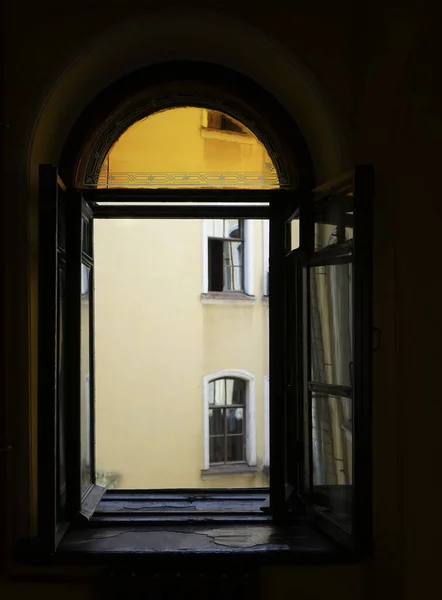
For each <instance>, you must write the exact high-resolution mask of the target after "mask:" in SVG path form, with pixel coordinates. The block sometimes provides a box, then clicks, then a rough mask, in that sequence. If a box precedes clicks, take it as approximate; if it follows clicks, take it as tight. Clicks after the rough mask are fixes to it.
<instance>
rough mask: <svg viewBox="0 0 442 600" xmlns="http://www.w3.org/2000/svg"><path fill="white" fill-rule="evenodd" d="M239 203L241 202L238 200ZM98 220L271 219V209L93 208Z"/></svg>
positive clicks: (219, 207) (200, 207)
mask: <svg viewBox="0 0 442 600" xmlns="http://www.w3.org/2000/svg"><path fill="white" fill-rule="evenodd" d="M237 202H239V200H237ZM92 209H93V213H94V218H96V219H140V218H141V219H142V218H145V219H165V218H168V219H200V218H203V219H204V218H207V219H209V218H212V217H213V218H217V219H225V218H229V217H231V218H244V219H269V218H270V207H269V206H267V205H263V206H256V205H250V206H234V205H232V206H222V205H219V206H195V205H189V206H158V205H153V206H127V205H122V206H115V205H114V206H103V205H97V204H95V205H93V206H92Z"/></svg>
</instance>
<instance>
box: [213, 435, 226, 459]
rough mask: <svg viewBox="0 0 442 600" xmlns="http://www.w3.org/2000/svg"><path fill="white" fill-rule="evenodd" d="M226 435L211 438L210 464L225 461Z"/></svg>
mask: <svg viewBox="0 0 442 600" xmlns="http://www.w3.org/2000/svg"><path fill="white" fill-rule="evenodd" d="M224 441H225V438H224V436H222V437H221V436H218V437H210V438H209V452H210V464H213V463H215V464H216V463H223V462H224Z"/></svg>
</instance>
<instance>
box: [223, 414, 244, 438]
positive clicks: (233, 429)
mask: <svg viewBox="0 0 442 600" xmlns="http://www.w3.org/2000/svg"><path fill="white" fill-rule="evenodd" d="M226 419H227V433H243V426H244V409H243V408H229V409H227V413H226Z"/></svg>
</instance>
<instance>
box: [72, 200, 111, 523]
mask: <svg viewBox="0 0 442 600" xmlns="http://www.w3.org/2000/svg"><path fill="white" fill-rule="evenodd" d="M93 231H94V230H93V214H92V210H91V209H90V207H89V206H88V205H87V203H86V201H85V200H84V198H83V197H82V194H81V192H79V191H75V190H73V191H71V192H70V194H69V198H68V205H67V277H68V289H69V296H68V314H69V325H68V326H69V330H68V337H69V340H70V344H69V349H68V364H69V371H68V391H69V422H70V427H69V430H70V431H71V436H70V438H69V442H70V445H69V457H70V463H69V471H68V472H69V475H70V477H69V479H68V490H69V489H70V491H69V500H70V510H71V514H72V515H75V516H77V518H83V519H89V518H90V517H91V516H92V514H93V512H94V510H95V508H96V506H97V505H98V503H99V501H100V500H101V498H102V496H103V494H104V492H105V488H104V487H102V486H98V485H96V484H95V418H94V417H95V386H94V258H93Z"/></svg>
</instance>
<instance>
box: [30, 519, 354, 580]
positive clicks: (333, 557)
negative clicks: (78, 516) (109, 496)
mask: <svg viewBox="0 0 442 600" xmlns="http://www.w3.org/2000/svg"><path fill="white" fill-rule="evenodd" d="M19 558H20V562H21V564H22V565H23V564H26V565H28V566H32V567H37V566H40V567H43V566H45V565H54V566H57V565H58V566H60V567H62V566H63V567H66V566H70V567H74V566H75V567H81V566H83V567H86V566H87V567H94V566H96V567H103V566H105V567H107V568H108V569H110V572H112V573H120V574H122V573H124V571H125V569H128V570H129V571H130V574H131V575H132V576H135V574H137V575H138V574H139V575H145V574H147V573H149V572H152V573H155V572H157V571H158V570H159V569H161V568H165V569H167V570H168V571H172V572H173V571H174V570H176V571H179V572H181V573H183V572H185V571H186V569H188V570H192V569H197V570H198V573H204V572H206V570H208V569H211V568H216V569H219V568H220V566H219V565H220V563H222V564H223V568H226V569H228V568H229V566H231V567H232V568H233V569H237V568H238V564H239V562H238V561H240V562H241V567H243V568H246V569H247V568H250V567H259V566H260V565H272V564H274V565H284V564H292V565H293V564H299V565H330V564H349V563H354V562H357V560H358V558H357V557H356V556H354V555H352V554H351V553H349V552H347V551H345V550H343V549H342V548H339V547H338V546H337V545H335V544H334V543H332V542H331V541H330V540H329V539H328V538H327V537H325V536H323V535H322V534H321V533H319V532H318V531H317V530H316V528H315V527H314V524H313V523H312V522H311V521H310V520H309V519H307V518H299V519H297V520H296V521H295V522H294V523H293V524H292V525H286V526H277V525H274V524H271V523H270V524H268V523H263V524H247V525H244V524H234V523H233V524H231V523H225V524H222V523H219V524H214V523H212V524H204V523H201V524H187V525H186V524H182V523H181V524H173V525H172V524H168V525H161V524H158V525H149V526H137V527H134V526H129V525H126V526H119V527H115V526H112V525H111V526H100V525H98V526H96V525H95V526H89V527H85V528H82V529H77V530H75V529H74V530H71V531H69V532H68V533H67V534H66V535H65V537H64V539H63V540H62V542H61V543H60V546H59V548H58V550H57V551H56V552H55V553H54V554H47V553H42V552H41V551H37V550H34V551H32V550H31V549H30V548H29V549H28V550H27V552H26V553H22V554H21V556H20V557H19ZM35 573H36V571H34V574H35Z"/></svg>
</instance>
